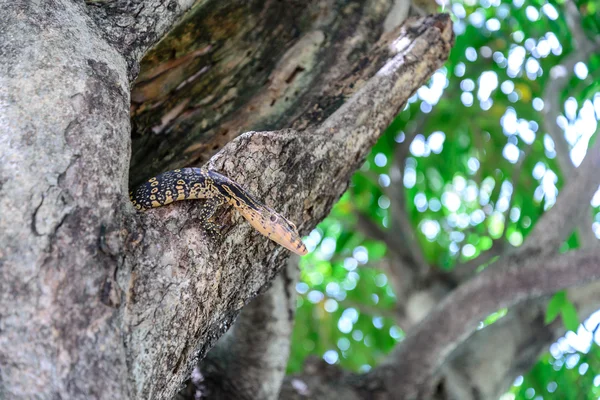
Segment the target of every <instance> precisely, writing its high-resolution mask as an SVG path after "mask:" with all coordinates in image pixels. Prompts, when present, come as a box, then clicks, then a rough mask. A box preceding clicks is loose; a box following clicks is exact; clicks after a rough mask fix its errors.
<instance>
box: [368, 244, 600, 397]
mask: <svg viewBox="0 0 600 400" xmlns="http://www.w3.org/2000/svg"><path fill="white" fill-rule="evenodd" d="M540 271H543V274H542V273H541V272H540ZM599 278H600V249H595V250H593V251H573V252H569V253H566V254H562V255H560V256H555V257H552V258H550V259H546V260H544V259H536V258H535V257H533V259H532V258H530V259H529V260H525V261H524V262H523V260H519V259H518V258H513V259H512V260H510V261H507V262H506V266H505V267H504V268H494V269H488V270H485V271H484V272H482V273H481V274H479V275H477V276H476V277H475V278H473V279H472V280H470V281H469V282H467V283H465V284H463V285H462V286H461V287H459V288H458V289H457V290H456V291H454V292H453V293H452V294H450V295H449V296H448V297H446V298H445V299H444V301H443V302H442V303H441V304H440V305H439V306H438V307H437V308H436V309H435V310H434V311H433V312H432V313H431V314H430V315H429V316H428V317H427V318H426V319H425V320H424V321H423V323H421V324H420V325H419V326H418V327H417V328H416V329H415V330H413V331H412V332H410V334H409V335H408V336H407V337H406V339H405V340H404V341H403V342H402V344H401V345H400V347H399V348H398V349H397V350H395V351H394V355H393V356H392V357H391V359H390V361H389V363H385V364H382V365H381V366H379V367H377V368H375V369H374V370H373V372H372V373H369V374H367V375H366V377H365V379H367V380H369V379H374V380H381V383H382V386H383V387H382V389H384V393H388V394H390V393H395V394H397V395H399V394H402V398H405V399H414V398H421V397H420V396H427V391H428V390H429V389H430V388H428V386H427V384H428V381H429V379H430V378H431V377H432V376H433V375H434V374H435V373H436V371H437V370H438V368H439V367H440V366H441V365H442V363H443V361H444V360H445V359H446V358H447V357H448V356H449V355H450V354H451V353H452V352H453V351H454V350H455V349H456V348H457V346H458V345H459V344H460V343H462V342H463V341H464V340H465V339H466V338H467V337H468V336H469V335H470V334H471V333H472V332H473V331H474V330H475V328H476V326H477V323H478V322H479V321H481V320H482V319H483V318H485V317H486V316H487V315H489V314H491V313H493V312H494V311H496V310H498V309H499V308H503V307H511V306H514V305H516V304H519V303H522V302H524V301H527V300H529V299H533V298H537V297H540V296H544V295H549V294H552V293H554V292H556V291H557V290H560V289H564V288H568V287H571V286H575V285H581V284H584V283H587V282H590V281H593V280H596V279H599ZM387 396H388V397H385V396H384V397H383V398H392V397H389V395H387Z"/></svg>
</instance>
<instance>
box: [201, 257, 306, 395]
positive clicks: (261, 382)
mask: <svg viewBox="0 0 600 400" xmlns="http://www.w3.org/2000/svg"><path fill="white" fill-rule="evenodd" d="M297 261H298V259H297V257H291V258H290V259H289V261H288V263H287V266H286V268H284V269H282V271H281V272H280V273H279V275H278V276H277V278H275V280H274V281H273V283H272V285H271V288H270V289H269V290H268V291H267V292H266V293H265V294H263V295H262V296H259V297H258V298H256V299H254V300H253V301H252V302H251V303H250V304H248V306H247V307H245V308H244V310H243V311H242V312H241V313H240V316H239V318H238V319H237V320H236V322H235V324H234V325H233V328H232V329H231V330H230V331H228V332H227V333H226V334H225V335H224V336H223V337H222V338H221V339H220V340H219V342H218V343H217V345H216V346H215V348H214V349H213V350H211V351H210V352H209V353H208V355H207V357H206V358H205V359H204V360H203V361H202V362H200V364H199V365H198V367H197V368H196V370H195V371H194V373H193V374H192V377H195V378H196V380H197V382H196V383H195V386H196V388H197V390H196V393H195V396H194V397H193V399H196V400H197V399H200V398H207V399H214V398H236V399H249V400H252V399H264V400H269V399H276V398H277V397H278V395H279V389H280V387H281V382H282V381H283V377H284V376H285V369H286V366H287V362H288V357H289V353H290V341H291V337H292V327H293V325H294V314H295V310H296V283H297V282H298V278H299V270H298V263H297Z"/></svg>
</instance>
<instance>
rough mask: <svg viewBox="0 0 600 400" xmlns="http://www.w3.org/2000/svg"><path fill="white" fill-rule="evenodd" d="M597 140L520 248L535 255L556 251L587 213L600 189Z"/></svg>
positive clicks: (598, 145) (599, 143)
mask: <svg viewBox="0 0 600 400" xmlns="http://www.w3.org/2000/svg"><path fill="white" fill-rule="evenodd" d="M599 170H600V140H596V141H595V143H594V144H593V145H592V146H591V147H590V148H589V149H588V151H587V154H586V156H585V159H584V160H583V162H582V163H581V165H580V166H579V168H577V169H575V170H574V171H573V172H572V173H571V175H570V176H569V181H568V182H567V183H566V185H565V186H564V187H563V189H562V190H561V191H560V195H559V196H558V198H557V199H556V204H554V206H553V207H552V208H551V209H550V210H548V211H547V212H546V213H545V214H544V217H543V218H541V219H540V220H539V221H538V223H537V224H536V225H535V227H534V228H533V231H532V232H531V233H530V235H529V236H528V237H527V240H526V242H525V244H524V247H526V248H537V249H539V251H543V252H548V251H557V250H558V248H559V247H560V245H561V244H562V243H563V241H564V240H566V238H567V236H568V235H569V234H570V233H571V232H572V231H573V229H574V228H575V227H576V226H577V223H578V222H579V221H581V218H582V216H584V215H585V214H587V213H589V204H590V201H591V200H592V197H593V196H594V193H596V191H597V190H598V185H600V175H599V174H598V171H599Z"/></svg>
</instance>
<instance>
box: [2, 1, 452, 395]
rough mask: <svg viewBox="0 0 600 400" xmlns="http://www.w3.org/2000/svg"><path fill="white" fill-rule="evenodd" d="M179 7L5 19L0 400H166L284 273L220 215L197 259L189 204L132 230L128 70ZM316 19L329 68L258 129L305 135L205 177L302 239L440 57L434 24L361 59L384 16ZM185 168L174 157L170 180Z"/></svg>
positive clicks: (225, 159) (443, 24)
mask: <svg viewBox="0 0 600 400" xmlns="http://www.w3.org/2000/svg"><path fill="white" fill-rule="evenodd" d="M253 4H255V5H263V8H264V10H269V9H270V4H271V3H270V2H267V3H264V4H263V3H261V2H257V3H253ZM209 5H210V4H207V3H203V4H199V5H198V7H200V8H201V9H205V10H206V9H210V8H209ZM334 5H335V7H334ZM191 6H192V2H191V1H183V0H181V1H171V2H168V3H165V2H162V1H158V0H156V1H146V2H141V1H139V2H138V1H132V2H102V1H101V2H92V1H90V2H88V3H87V4H86V3H80V2H77V3H75V2H71V1H68V0H58V1H49V0H48V1H44V0H42V1H39V2H28V1H17V2H6V3H5V4H2V10H3V11H2V13H3V15H2V18H1V19H0V32H1V35H0V38H1V39H0V40H1V42H0V46H1V49H2V51H1V52H0V57H1V58H0V79H1V80H2V84H1V85H0V104H2V107H1V110H2V111H1V112H2V113H1V114H0V129H2V133H1V135H0V160H2V164H1V166H0V192H1V193H0V194H1V195H0V216H1V217H0V397H7V398H32V397H36V398H56V397H63V398H74V399H76V398H110V399H116V398H170V397H172V396H174V395H175V393H176V391H177V390H178V389H179V387H180V385H181V383H182V382H183V381H184V380H185V379H186V378H187V377H188V376H190V373H191V369H192V367H193V365H194V361H195V360H196V359H198V358H202V357H203V356H204V355H205V353H206V351H207V349H209V348H210V347H212V346H213V344H214V343H215V342H216V340H217V339H218V338H219V337H220V336H221V335H222V334H223V333H224V332H225V331H226V330H227V329H228V327H229V326H230V324H231V321H232V320H233V319H234V318H235V316H236V315H237V313H238V312H239V311H240V310H241V309H242V307H243V306H244V305H245V304H247V303H248V302H249V301H250V300H251V299H252V298H254V297H255V296H256V295H257V294H258V293H260V292H261V291H264V290H265V289H266V286H265V284H266V283H267V282H269V281H270V280H271V279H273V278H274V277H275V275H276V273H277V271H279V270H280V269H281V268H282V266H283V265H284V263H285V261H286V259H287V257H288V254H287V253H286V252H285V251H284V250H282V249H281V248H278V247H276V246H275V245H273V244H272V243H270V242H268V241H267V240H266V239H264V238H262V237H261V236H259V235H258V234H256V233H254V232H253V231H252V230H251V229H250V228H249V226H247V225H246V224H243V223H239V218H238V217H236V216H235V215H232V214H231V213H230V212H229V211H230V210H224V211H223V212H222V214H221V217H222V220H223V222H224V224H225V226H226V227H227V228H228V231H227V234H226V236H225V239H224V240H223V241H220V242H210V241H208V240H207V238H206V237H205V235H204V233H203V232H202V231H201V230H200V229H199V227H198V226H197V225H198V224H197V223H195V220H196V218H197V212H198V211H197V207H195V206H194V205H193V204H176V205H174V206H171V207H166V208H164V209H158V210H155V211H151V212H148V213H146V214H144V215H137V214H136V213H135V212H134V211H133V209H132V207H131V205H130V203H129V201H128V196H127V193H128V184H127V181H128V172H129V154H130V151H131V142H130V137H131V132H130V127H131V122H130V114H129V111H130V88H131V86H132V81H133V78H134V77H135V76H136V75H137V73H138V63H139V60H140V59H141V57H142V55H143V54H144V53H145V52H146V51H147V50H148V48H149V47H150V46H151V45H152V44H154V42H156V40H158V39H159V38H161V37H162V36H163V35H164V33H165V32H166V31H167V30H168V29H170V28H171V26H172V25H173V23H174V22H175V21H176V20H177V19H178V18H179V17H180V16H181V15H182V13H183V12H184V11H185V10H186V9H188V8H189V7H191ZM212 6H213V7H215V8H218V7H217V6H216V2H214V3H212ZM312 6H313V7H308V8H307V9H308V10H314V8H315V7H316V8H317V9H319V10H320V15H321V16H325V17H330V18H325V20H322V21H321V20H319V19H318V18H317V20H318V21H319V24H321V25H322V26H329V25H331V26H335V27H337V28H338V29H339V30H338V31H337V32H336V34H335V35H333V38H330V39H331V40H330V41H327V46H329V47H325V46H321V47H320V50H321V51H325V50H324V49H326V50H327V54H328V57H321V59H323V60H325V61H327V62H331V65H332V66H330V67H328V68H325V67H323V66H321V69H317V68H312V64H310V62H309V63H308V64H302V66H301V67H298V68H300V69H302V68H304V69H306V70H307V71H311V72H312V71H313V70H314V75H310V74H309V76H305V79H306V80H305V81H303V84H302V85H301V88H302V89H303V90H302V91H301V90H299V89H294V90H293V91H292V93H294V94H297V95H300V94H301V95H302V96H299V97H298V98H296V99H295V101H294V102H292V104H293V105H295V106H298V105H302V107H297V108H294V109H293V110H292V107H291V106H290V105H288V108H286V109H289V110H290V111H289V115H287V116H286V114H285V113H284V112H283V111H281V110H280V111H279V114H277V115H279V117H278V118H277V119H273V118H270V119H269V118H265V119H264V121H267V120H271V121H274V122H278V123H279V124H280V125H279V127H285V126H292V127H295V128H297V129H302V128H307V127H309V128H307V129H304V130H303V131H302V132H298V131H292V130H285V129H284V130H280V131H276V132H261V133H256V132H250V133H248V134H245V135H243V136H241V137H239V138H238V139H236V140H234V141H233V142H231V143H229V144H228V145H227V146H226V147H225V148H224V149H223V150H222V151H221V152H220V153H219V154H218V155H217V156H216V157H213V158H212V159H211V161H210V166H211V167H213V168H215V169H218V170H219V171H221V172H224V173H225V174H227V175H228V176H230V177H231V178H233V179H235V180H237V181H238V182H240V183H241V184H243V185H244V186H246V187H247V188H248V189H249V190H251V191H252V192H253V193H255V194H256V195H257V196H258V197H259V198H261V200H264V201H265V202H266V203H267V204H269V205H271V206H273V207H274V208H277V209H278V210H281V211H282V212H283V213H284V214H286V215H288V216H290V218H291V219H292V220H295V221H297V222H298V226H299V228H300V231H301V233H306V232H308V231H309V230H310V229H311V228H312V227H314V225H315V224H316V223H317V222H318V221H319V220H320V219H322V218H323V217H324V216H325V215H326V214H327V212H328V211H329V209H330V208H331V206H332V204H333V203H334V202H335V201H336V200H337V198H339V196H340V195H341V194H342V193H343V191H344V189H345V187H346V184H347V181H348V178H349V177H350V175H351V174H352V172H353V171H354V170H355V169H356V168H357V167H358V166H359V165H360V164H361V162H362V160H363V159H364V157H365V156H366V154H367V153H368V151H369V148H370V147H371V145H372V144H373V143H374V142H375V141H376V139H377V138H378V136H379V134H380V133H381V132H382V131H383V129H384V128H385V127H386V126H387V124H389V122H390V121H391V119H392V118H393V117H394V116H395V114H396V113H397V112H398V111H399V110H400V109H401V107H402V106H403V105H404V103H405V102H406V100H407V99H408V98H409V97H410V96H411V95H412V93H414V91H415V90H416V89H417V88H418V87H419V86H420V85H421V84H422V83H423V82H425V81H426V79H427V78H428V77H429V76H430V74H431V73H433V71H435V69H436V68H438V67H439V66H441V65H442V63H443V61H444V60H445V58H446V57H447V55H448V52H449V50H450V46H451V43H452V39H453V38H452V29H451V23H450V20H449V17H448V16H444V15H441V16H437V17H429V18H425V19H420V20H415V21H412V22H411V23H410V24H408V25H407V26H406V27H405V28H404V29H403V30H402V31H401V32H398V31H396V32H395V33H394V34H390V35H388V36H387V37H386V38H384V39H382V40H381V41H380V42H379V43H378V45H375V44H374V43H375V41H376V39H377V37H378V36H379V34H378V32H381V28H375V29H374V28H373V26H374V24H377V23H378V22H381V21H382V20H383V19H384V18H385V16H386V12H387V10H388V9H389V6H390V4H389V3H388V2H385V1H382V2H378V1H372V2H367V3H364V4H362V3H360V2H348V3H346V4H345V5H343V6H342V5H339V4H338V3H334V2H331V3H329V2H318V1H317V2H313V3H312ZM319 7H321V8H319ZM328 7H330V8H328ZM336 7H339V8H336ZM225 11H227V10H225ZM258 15H259V16H262V15H261V14H260V13H259V14H258ZM349 17H353V18H354V20H353V19H352V18H349ZM348 18H349V19H348ZM344 19H345V21H343V20H344ZM332 21H337V24H333V23H332ZM309 22H310V20H309ZM341 22H344V23H341ZM352 22H355V24H352V25H346V23H352ZM283 26H285V25H283ZM388 27H389V21H388ZM264 28H265V31H268V29H266V28H268V26H264ZM280 29H281V27H280ZM307 35H308V36H302V37H300V38H298V37H297V36H295V37H294V39H295V40H292V42H291V43H286V44H287V48H291V47H292V46H294V45H298V44H299V43H300V44H302V45H303V46H306V47H308V48H310V47H311V46H315V45H319V44H320V43H321V42H322V39H321V38H322V37H323V36H324V35H323V33H322V32H321V33H319V32H318V29H314V27H313V29H310V33H308V34H307ZM307 37H308V38H307ZM397 37H399V40H394V39H396V38H397ZM276 47H277V48H278V49H279V50H281V49H282V45H281V44H279V45H278V46H276ZM284 47H285V46H284ZM296 50H298V48H296ZM266 54H267V55H268V52H267V53H266ZM275 55H276V56H277V55H279V54H275ZM311 57H315V56H314V55H312V56H309V57H308V58H309V59H310V58H311ZM281 59H282V60H284V61H285V60H286V57H285V55H282V56H281ZM225 64H227V63H225ZM283 65H285V62H283ZM292 65H293V63H292ZM286 68H287V67H286ZM298 68H294V69H293V71H292V75H293V74H294V71H296V70H297V69H298ZM283 69H285V68H283ZM285 71H288V70H287V69H285ZM300 72H302V71H298V72H296V75H297V74H298V73H300ZM282 76H284V77H285V76H286V74H283V75H282ZM271 78H273V76H271ZM288 78H289V76H288ZM275 81H276V79H274V80H273V82H275ZM286 81H287V79H284V80H283V82H284V83H285V85H284V83H281V82H280V81H279V82H280V85H283V86H285V87H286V88H287V85H288V84H289V83H290V82H291V81H290V82H286ZM273 82H271V83H273ZM264 86H265V82H263V86H261V88H262V87H264ZM267 88H269V89H272V87H270V86H267ZM315 88H316V89H315ZM229 89H231V88H229ZM242 89H245V88H244V87H243V86H242ZM311 91H314V92H311ZM227 93H230V90H227ZM278 93H279V92H278ZM279 94H281V93H279ZM284 94H285V93H284ZM347 99H349V100H348V101H345V100H347ZM250 103H251V102H250ZM342 104H343V105H342ZM340 105H342V106H341V107H339V106H340ZM200 106H201V105H200ZM196 107H199V106H198V105H196ZM134 108H135V107H134ZM234 108H235V109H237V110H241V111H239V112H240V115H246V116H248V115H252V109H250V111H246V114H244V111H243V108H242V107H241V106H239V105H237V107H234ZM213 109H214V107H213ZM336 110H337V111H336ZM334 111H336V112H335V113H334V114H332V113H333V112H334ZM283 116H286V118H283ZM163 119H164V121H166V122H169V121H171V120H172V119H171V118H170V116H169V115H166V113H165V114H163V117H162V119H161V121H163ZM264 121H263V122H261V123H263V124H264ZM282 121H286V122H287V123H286V124H282ZM274 122H273V123H274ZM250 123H255V121H254V120H251V121H250ZM200 125H202V123H200ZM238 125H239V126H242V125H243V124H238ZM235 132H236V133H235V134H234V135H233V136H235V135H236V134H239V133H240V132H239V130H235ZM225 137H226V139H223V140H228V139H231V137H232V136H227V135H225ZM155 147H156V146H155ZM214 150H216V149H214ZM134 152H135V150H134ZM159 159H161V160H162V159H163V158H160V157H159ZM198 160H199V158H193V157H192V158H186V157H185V156H183V155H182V157H181V158H180V159H179V161H177V164H190V163H193V162H198ZM151 164H152V163H151V162H150V163H148V164H147V165H148V166H149V165H151ZM157 165H158V166H160V167H161V168H162V167H166V166H168V165H171V164H168V163H162V162H161V163H159V164H157ZM157 168H158V167H157ZM151 170H152V168H150V167H148V168H146V169H145V171H146V173H151ZM300 172H301V174H300ZM140 174H141V173H140ZM136 176H137V175H136V174H135V173H134V174H133V175H132V180H135V179H136ZM138 178H139V176H138ZM232 334H234V333H232ZM277 368H279V367H277ZM270 393H272V390H271V391H270Z"/></svg>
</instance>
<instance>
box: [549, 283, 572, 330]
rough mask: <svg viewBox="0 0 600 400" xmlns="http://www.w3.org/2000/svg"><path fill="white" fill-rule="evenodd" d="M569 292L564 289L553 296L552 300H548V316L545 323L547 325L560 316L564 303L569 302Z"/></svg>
mask: <svg viewBox="0 0 600 400" xmlns="http://www.w3.org/2000/svg"><path fill="white" fill-rule="evenodd" d="M567 301H568V300H567V293H566V292H565V291H564V290H561V291H560V292H557V293H556V294H554V296H552V298H551V299H550V301H549V302H548V308H547V309H546V317H545V318H544V323H545V324H546V325H548V324H550V323H551V322H552V321H554V320H555V319H556V317H558V314H560V312H561V310H562V308H563V305H564V304H565V303H566V302H567Z"/></svg>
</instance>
